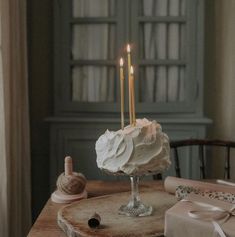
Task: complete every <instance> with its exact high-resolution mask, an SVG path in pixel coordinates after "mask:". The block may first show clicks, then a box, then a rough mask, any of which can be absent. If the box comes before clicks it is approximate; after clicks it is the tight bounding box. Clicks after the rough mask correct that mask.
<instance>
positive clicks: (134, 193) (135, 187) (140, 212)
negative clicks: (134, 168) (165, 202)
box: [118, 175, 153, 216]
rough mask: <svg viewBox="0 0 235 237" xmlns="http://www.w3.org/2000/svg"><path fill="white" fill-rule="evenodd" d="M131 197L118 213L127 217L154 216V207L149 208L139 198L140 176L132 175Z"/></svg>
mask: <svg viewBox="0 0 235 237" xmlns="http://www.w3.org/2000/svg"><path fill="white" fill-rule="evenodd" d="M130 180H131V197H130V200H129V202H128V203H127V204H126V205H122V206H121V207H120V208H119V210H118V213H119V214H121V215H126V216H150V215H151V214H152V211H153V208H152V206H148V205H146V204H144V203H142V201H141V200H140V196H139V180H140V176H137V175H131V176H130Z"/></svg>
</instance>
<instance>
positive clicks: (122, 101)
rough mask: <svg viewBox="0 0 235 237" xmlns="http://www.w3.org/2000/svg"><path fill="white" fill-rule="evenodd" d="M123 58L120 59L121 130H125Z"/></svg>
mask: <svg viewBox="0 0 235 237" xmlns="http://www.w3.org/2000/svg"><path fill="white" fill-rule="evenodd" d="M123 63H124V62H123V58H120V91H121V128H122V130H123V129H124V126H125V122H124V72H123Z"/></svg>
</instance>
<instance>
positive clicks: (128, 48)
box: [126, 44, 131, 53]
mask: <svg viewBox="0 0 235 237" xmlns="http://www.w3.org/2000/svg"><path fill="white" fill-rule="evenodd" d="M126 51H127V53H130V52H131V47H130V45H129V44H128V45H127V47H126Z"/></svg>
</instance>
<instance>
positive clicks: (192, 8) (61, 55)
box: [54, 0, 204, 116]
mask: <svg viewBox="0 0 235 237" xmlns="http://www.w3.org/2000/svg"><path fill="white" fill-rule="evenodd" d="M137 1H138V0H127V1H125V0H118V1H117V14H118V13H119V14H120V15H118V16H117V19H116V25H117V32H118V34H119V37H117V46H116V55H117V59H116V60H104V61H103V62H102V60H92V61H93V62H91V61H89V60H80V62H79V60H75V61H76V62H75V61H71V58H70V56H71V43H70V42H71V25H72V24H74V23H76V22H79V20H80V21H84V22H86V21H89V22H90V23H92V22H93V23H97V20H98V21H99V22H100V23H102V22H107V21H108V22H115V19H114V18H115V17H110V18H106V17H105V19H102V17H96V18H94V19H92V18H84V19H83V20H82V19H73V18H72V15H71V5H72V1H63V0H54V102H55V103H54V104H55V114H57V115H68V114H74V113H82V112H88V113H91V112H94V113H101V112H102V113H103V112H106V113H118V114H119V111H120V108H119V107H120V106H119V101H120V98H119V93H118V92H119V83H118V82H119V70H118V69H119V67H118V58H119V57H120V56H121V53H122V52H120V50H121V49H123V47H124V45H125V44H126V42H128V39H130V41H129V42H135V43H136V44H138V27H137V26H134V25H133V22H129V19H127V16H128V15H130V16H131V20H132V21H133V19H137V18H141V19H138V21H145V20H151V21H154V22H157V21H162V19H160V18H159V17H157V18H159V19H153V17H150V18H152V19H147V18H148V17H138V16H137V14H138V9H137V8H138V4H136V3H137ZM186 2H187V4H186V5H188V7H187V8H188V9H187V11H189V13H187V14H186V16H185V18H186V19H185V20H186V28H187V29H186V32H187V39H188V42H187V50H186V52H187V55H186V63H187V62H188V64H187V65H186V75H187V76H186V78H185V81H187V80H188V83H186V90H185V92H186V93H188V95H187V99H186V100H185V101H184V102H167V103H166V102H153V103H149V102H148V103H143V102H142V103H139V102H137V103H136V112H137V113H138V112H141V113H157V114H172V115H174V116H175V115H176V116H177V115H178V114H193V113H194V114H195V113H197V114H202V102H203V97H202V95H203V93H202V91H203V52H204V49H203V45H204V43H203V42H204V40H203V39H204V3H203V0H187V1H186ZM189 3H190V4H189ZM130 6H132V7H130ZM123 9H125V10H124V11H123ZM145 18H146V19H145ZM164 18H165V20H168V21H170V18H171V17H164ZM174 18H175V17H174ZM178 20H180V21H182V17H180V18H179V19H178ZM126 22H127V24H126ZM137 24H138V23H137ZM130 25H132V27H130ZM121 26H124V27H121ZM189 38H190V40H189ZM189 49H193V50H189ZM180 61H181V60H179V62H178V63H179V64H180V63H184V62H180ZM133 62H134V63H136V80H135V86H136V94H137V96H138V91H139V90H138V86H139V85H138V70H139V66H140V65H141V64H145V65H148V64H151V65H159V64H161V65H162V64H164V65H165V64H167V65H171V64H172V63H175V62H170V60H164V62H163V61H161V60H145V62H141V60H139V59H138V50H136V51H133ZM90 63H92V64H93V65H111V66H114V67H116V79H115V81H116V82H117V84H116V85H117V86H116V88H117V89H116V91H117V95H116V99H117V101H116V102H78V101H72V99H71V97H72V90H71V84H72V77H71V72H70V70H71V65H77V64H82V65H90ZM188 67H190V68H188ZM125 81H127V80H125ZM126 85H127V83H126ZM126 98H128V97H127V90H126ZM136 101H137V100H136ZM127 104H128V103H126V108H125V109H126V111H127V110H128V108H127V107H128V105H127Z"/></svg>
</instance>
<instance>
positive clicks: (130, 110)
mask: <svg viewBox="0 0 235 237" xmlns="http://www.w3.org/2000/svg"><path fill="white" fill-rule="evenodd" d="M126 49H127V61H128V84H129V116H130V125H132V124H133V118H132V115H133V112H132V102H131V100H132V96H131V94H132V89H131V78H130V70H131V47H130V45H129V44H128V45H127V48H126Z"/></svg>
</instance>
